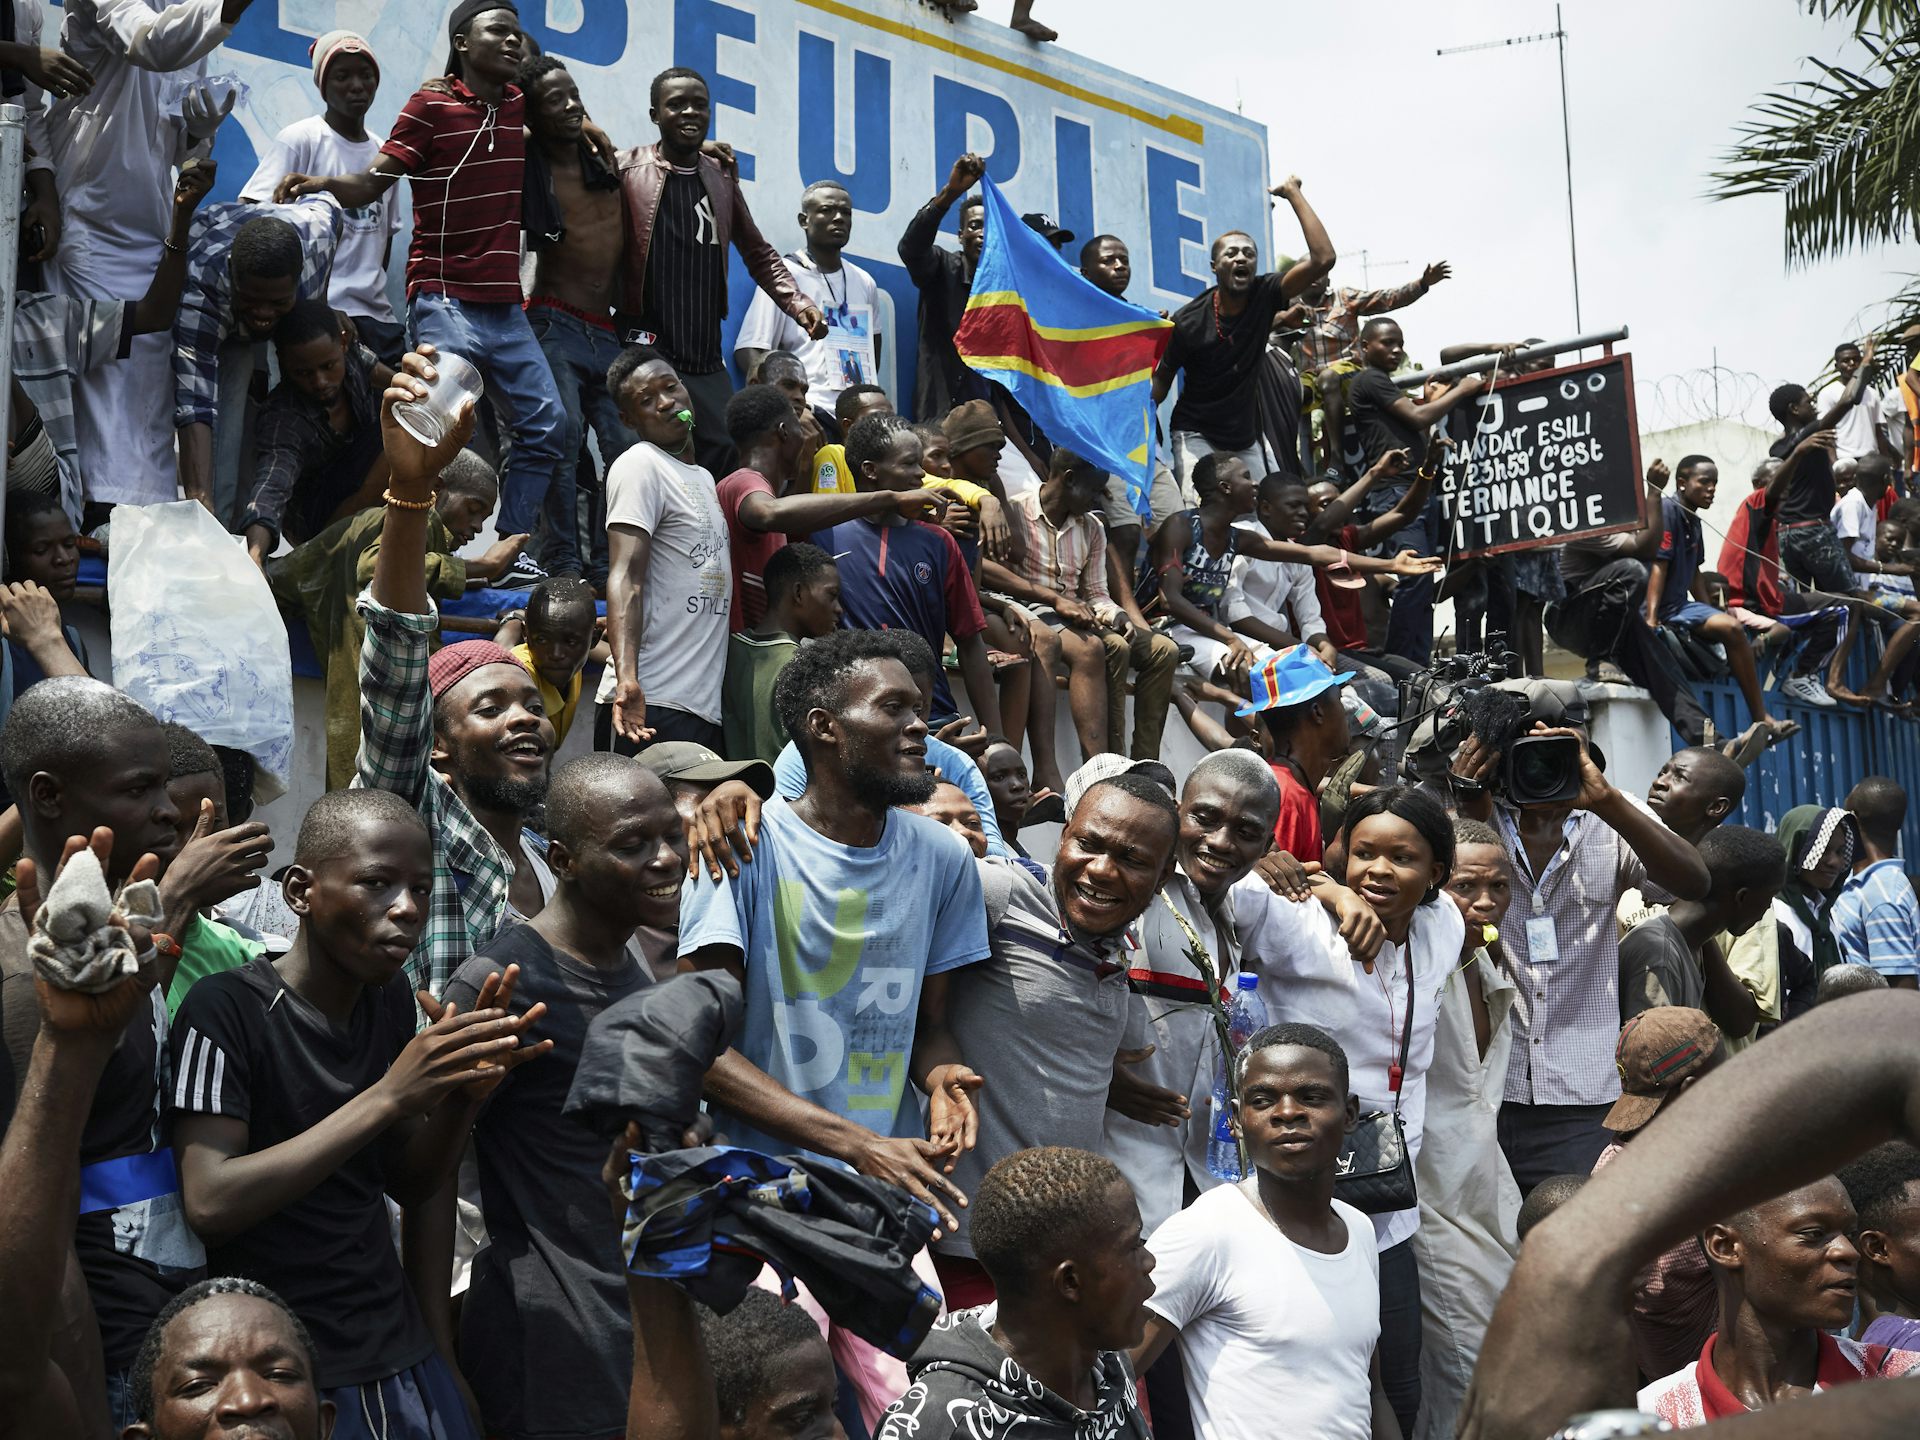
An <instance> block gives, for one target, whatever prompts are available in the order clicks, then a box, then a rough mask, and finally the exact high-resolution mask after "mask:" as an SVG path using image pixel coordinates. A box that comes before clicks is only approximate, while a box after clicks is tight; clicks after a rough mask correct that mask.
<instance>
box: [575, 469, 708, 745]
mask: <svg viewBox="0 0 1920 1440" xmlns="http://www.w3.org/2000/svg"><path fill="white" fill-rule="evenodd" d="M619 525H625V526H629V527H631V528H632V529H635V530H642V531H645V532H646V533H647V534H648V535H649V536H651V537H652V541H653V544H652V551H651V554H650V556H649V558H648V562H647V583H646V591H645V593H644V594H643V595H642V596H641V600H642V603H643V604H644V606H645V608H646V617H645V619H646V628H645V630H644V632H643V633H642V634H641V637H640V654H639V657H638V662H637V666H636V674H637V676H638V678H639V681H640V689H641V690H642V692H644V694H645V695H646V697H647V704H648V706H649V707H651V706H654V705H665V706H668V707H670V708H671V709H674V710H685V711H687V712H688V713H689V714H693V715H698V716H699V717H700V718H701V719H702V720H706V721H709V722H711V723H712V724H715V725H718V724H719V723H720V687H721V682H722V680H723V679H724V678H725V676H726V669H727V614H728V609H729V604H730V597H731V596H732V594H733V567H732V564H731V563H730V562H729V560H728V558H727V522H726V517H725V516H723V515H722V514H721V513H720V501H719V498H718V496H717V495H716V494H715V493H714V486H713V476H712V475H710V474H708V473H707V471H706V470H705V469H703V468H702V467H700V466H698V465H689V464H686V463H685V462H684V461H680V460H676V459H674V458H673V457H672V456H671V455H669V454H667V453H666V451H664V450H662V449H660V448H659V447H658V446H657V445H651V444H648V443H647V442H646V441H644V440H642V441H641V442H640V443H639V444H637V445H635V446H633V447H632V448H631V449H629V450H627V451H625V452H624V453H623V454H621V456H620V457H619V458H618V459H616V460H615V461H614V462H613V464H612V465H610V466H608V467H607V529H608V530H612V529H613V528H614V527H615V526H619ZM616 688H617V685H616V681H615V677H614V667H613V666H611V665H609V666H607V668H606V673H605V674H604V675H602V676H601V679H600V691H599V694H598V695H597V696H596V697H595V698H596V699H597V700H598V702H599V703H600V704H603V705H604V704H606V703H607V702H609V701H611V700H612V699H613V695H614V691H615V689H616Z"/></svg>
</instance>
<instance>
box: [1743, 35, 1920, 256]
mask: <svg viewBox="0 0 1920 1440" xmlns="http://www.w3.org/2000/svg"><path fill="white" fill-rule="evenodd" d="M1807 4H1808V8H1809V9H1810V10H1812V11H1813V12H1815V13H1817V14H1819V15H1821V16H1823V17H1825V18H1840V17H1847V18H1850V19H1851V21H1852V23H1853V26H1854V35H1855V37H1856V39H1857V40H1858V41H1859V43H1860V46H1861V48H1862V49H1863V50H1864V51H1865V59H1864V63H1862V64H1859V65H1858V66H1857V67H1855V66H1846V65H1837V64H1827V63H1825V62H1824V61H1820V60H1816V59H1812V58H1809V60H1808V62H1807V63H1808V64H1809V65H1810V66H1812V67H1813V68H1814V70H1815V71H1816V72H1817V73H1816V74H1815V75H1814V77H1813V78H1811V79H1806V80H1801V81H1797V82H1795V83H1793V84H1791V85H1789V86H1787V87H1786V88H1784V89H1781V90H1776V91H1773V92H1771V93H1769V94H1767V95H1765V96H1762V97H1761V99H1760V100H1759V101H1758V102H1757V103H1756V104H1755V105H1754V107H1753V111H1754V116H1755V118H1753V119H1751V120H1749V121H1748V122H1747V123H1746V124H1744V125H1742V126H1740V127H1739V129H1738V131H1737V132H1736V134H1737V137H1738V138H1737V142H1736V144H1735V146H1734V148H1733V149H1732V150H1731V151H1730V152H1729V153H1728V154H1727V156H1726V157H1725V159H1724V160H1723V162H1722V163H1723V167H1724V168H1722V169H1720V170H1718V171H1716V172H1715V173H1714V175H1713V176H1712V181H1713V189H1712V193H1713V194H1714V195H1715V196H1716V197H1717V198H1720V199H1732V198H1734V197H1736V196H1742V195H1779V196H1781V197H1782V198H1783V199H1784V201H1785V202H1786V234H1785V239H1786V252H1787V260H1788V262H1789V263H1791V264H1806V263H1808V262H1810V261H1814V260H1819V259H1825V258H1827V257H1829V256H1833V255H1838V254H1842V253H1844V252H1845V251H1847V250H1849V249H1852V248H1853V247H1855V246H1860V245H1874V244H1884V243H1887V242H1891V241H1898V240H1903V239H1906V238H1907V237H1908V236H1910V235H1913V234H1914V233H1915V231H1916V228H1920V227H1917V226H1916V219H1917V218H1920V5H1916V4H1914V3H1912V0H1807Z"/></svg>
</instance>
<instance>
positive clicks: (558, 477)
mask: <svg viewBox="0 0 1920 1440" xmlns="http://www.w3.org/2000/svg"><path fill="white" fill-rule="evenodd" d="M518 83H519V86H520V90H521V93H522V94H524V95H525V96H526V97H527V129H528V132H529V133H530V134H531V136H532V139H533V145H532V148H531V149H530V150H529V151H528V152H527V178H528V185H527V194H528V195H529V196H531V197H533V198H532V199H531V200H529V201H528V213H527V217H526V220H527V248H528V249H529V250H531V251H532V252H533V257H534V258H533V285H532V291H531V293H530V294H529V295H528V297H527V320H528V321H529V323H531V324H532V326H533V333H534V338H536V339H537V340H538V341H539V342H540V348H541V350H542V351H544V352H545V353H546V357H547V365H548V367H549V368H550V369H551V370H552V371H553V383H554V386H555V388H556V389H557V390H558V391H559V392H560V403H561V407H562V408H563V409H564V410H565V411H566V417H567V418H566V429H565V431H564V432H563V434H562V437H561V446H560V464H559V467H558V468H557V469H556V470H555V471H554V476H553V484H552V486H551V487H550V488H549V489H548V490H547V503H546V511H545V516H544V519H545V525H544V526H543V527H542V536H541V550H540V563H541V565H542V566H543V567H544V568H545V569H546V571H547V573H548V574H550V575H581V574H584V575H585V576H586V578H587V579H588V580H590V581H592V582H593V583H595V584H597V585H605V584H606V580H607V518H606V517H607V502H606V492H605V491H604V490H603V489H602V487H601V482H600V476H599V472H597V471H596V470H595V469H594V464H593V457H592V455H591V454H589V453H588V450H587V427H588V426H592V427H593V435H594V438H595V439H596V440H597V441H599V444H600V462H601V464H603V465H612V464H613V462H614V461H615V460H616V459H617V458H619V456H620V454H621V452H622V451H624V450H625V449H626V448H627V447H628V446H629V445H632V444H633V443H634V439H635V436H634V433H633V432H632V431H631V430H629V429H628V428H627V427H626V426H625V425H624V424H623V423H622V422H621V420H620V407H619V406H617V405H615V404H614V402H613V396H612V395H611V394H609V393H608V391H607V367H608V366H609V365H611V364H612V363H613V362H614V359H615V357H616V356H618V355H619V353H620V351H621V349H622V346H621V344H620V337H619V335H618V333H617V332H616V331H615V329H614V326H613V303H614V300H615V298H616V291H617V289H618V285H619V267H620V257H621V252H622V249H623V247H624V245H625V243H626V240H625V234H624V230H623V224H622V212H621V199H620V177H619V176H618V175H616V174H615V173H614V172H613V170H612V169H610V168H609V167H607V166H606V165H603V164H602V163H601V162H600V158H599V156H598V155H596V154H595V153H594V150H593V147H592V146H591V145H589V144H588V143H587V142H586V141H585V140H584V139H582V138H581V133H580V128H581V125H582V123H583V122H584V121H585V120H586V118H587V110H586V106H585V105H583V104H582V103H581V101H580V90H579V87H578V86H577V85H575V84H574V81H573V77H572V76H571V75H569V74H568V73H567V67H566V64H565V62H564V61H562V60H561V59H560V58H559V57H558V56H556V55H536V56H534V57H533V58H532V59H530V60H528V61H527V62H526V63H525V64H523V65H522V66H521V67H520V73H519V76H518Z"/></svg>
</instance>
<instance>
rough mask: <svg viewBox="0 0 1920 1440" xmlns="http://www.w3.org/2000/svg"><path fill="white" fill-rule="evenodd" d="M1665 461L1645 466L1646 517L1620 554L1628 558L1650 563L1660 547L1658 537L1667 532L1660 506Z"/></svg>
mask: <svg viewBox="0 0 1920 1440" xmlns="http://www.w3.org/2000/svg"><path fill="white" fill-rule="evenodd" d="M1668 473H1669V472H1668V470H1667V462H1666V461H1664V460H1655V461H1654V462H1653V464H1651V465H1649V466H1648V467H1647V518H1646V519H1645V520H1644V521H1643V522H1641V525H1640V528H1639V529H1638V530H1636V531H1634V532H1633V534H1632V538H1631V540H1630V541H1629V542H1628V544H1627V546H1626V548H1625V550H1624V551H1622V554H1623V555H1624V556H1625V557H1626V558H1629V559H1633V560H1645V561H1647V562H1648V563H1649V564H1651V563H1652V561H1653V557H1654V555H1655V554H1657V553H1658V551H1659V549H1660V539H1661V537H1662V536H1663V535H1665V534H1666V533H1667V526H1666V520H1665V517H1664V516H1663V515H1662V513H1661V507H1662V505H1663V504H1664V502H1665V501H1666V498H1667V497H1666V484H1667V476H1668Z"/></svg>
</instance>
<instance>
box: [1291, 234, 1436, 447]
mask: <svg viewBox="0 0 1920 1440" xmlns="http://www.w3.org/2000/svg"><path fill="white" fill-rule="evenodd" d="M1452 274H1453V269H1452V267H1451V266H1449V265H1448V264H1447V262H1446V261H1444V260H1436V261H1434V262H1433V264H1431V265H1429V266H1427V268H1426V269H1425V270H1423V271H1421V272H1420V278H1419V279H1418V280H1411V281H1409V282H1408V283H1406V284H1405V285H1396V286H1395V287H1394V288H1393V289H1391V290H1350V289H1348V288H1347V287H1346V286H1344V285H1335V284H1333V283H1332V282H1331V281H1328V280H1325V279H1322V280H1320V281H1317V282H1316V283H1315V284H1313V285H1311V286H1309V287H1308V288H1307V290H1306V291H1305V293H1304V294H1303V295H1302V296H1301V298H1302V299H1304V300H1305V301H1306V302H1307V304H1309V305H1311V306H1312V307H1313V321H1312V323H1310V324H1309V325H1308V326H1307V329H1306V333H1305V334H1303V335H1302V336H1301V337H1300V348H1299V364H1300V378H1301V379H1302V380H1303V381H1304V382H1305V384H1306V390H1307V408H1308V409H1309V410H1320V411H1322V412H1323V414H1324V419H1323V420H1322V454H1323V455H1324V456H1325V459H1326V468H1327V469H1329V470H1332V469H1336V468H1338V465H1339V461H1340V453H1341V444H1340V431H1341V429H1342V426H1343V421H1344V417H1345V411H1346V404H1345V400H1346V386H1345V384H1344V382H1343V381H1342V380H1341V378H1340V377H1341V376H1342V375H1347V374H1351V373H1353V371H1355V370H1357V369H1359V368H1360V364H1359V357H1358V356H1357V355H1356V354H1355V353H1354V341H1356V340H1358V339H1359V338H1360V324H1361V322H1362V321H1363V320H1365V319H1366V318H1367V317H1368V316H1369V315H1384V314H1386V313H1387V312H1388V311H1389V310H1398V309H1400V308H1401V307H1403V306H1406V305H1411V304H1412V303H1413V302H1414V301H1416V300H1418V299H1419V298H1420V297H1421V296H1422V295H1424V294H1426V293H1427V291H1429V290H1431V289H1432V288H1433V287H1434V286H1436V285H1438V284H1439V283H1440V282H1441V281H1442V280H1445V279H1448V278H1449V277H1450V276H1451V275H1452ZM1342 362H1344V364H1343V363H1342ZM1336 367H1337V368H1336ZM1329 371H1331V372H1332V373H1328V372H1329Z"/></svg>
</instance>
